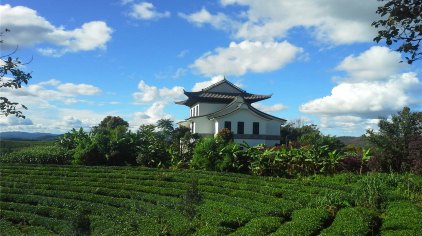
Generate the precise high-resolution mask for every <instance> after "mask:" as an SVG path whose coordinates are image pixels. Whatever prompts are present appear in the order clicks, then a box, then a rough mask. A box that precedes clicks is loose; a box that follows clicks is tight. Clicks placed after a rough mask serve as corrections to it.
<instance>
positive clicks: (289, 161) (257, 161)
mask: <svg viewBox="0 0 422 236" xmlns="http://www.w3.org/2000/svg"><path fill="white" fill-rule="evenodd" d="M245 156H247V157H250V158H251V164H250V169H251V172H252V173H253V174H255V175H264V176H279V177H288V178H290V177H297V176H306V175H312V174H317V173H320V174H333V173H335V172H336V169H337V167H338V165H339V161H340V160H341V159H342V158H343V157H342V156H341V155H340V154H339V153H338V152H337V151H329V150H328V148H327V146H322V147H315V146H308V147H298V148H295V147H284V146H283V147H281V148H270V149H268V148H265V147H263V146H259V145H258V146H256V147H251V148H248V149H247V150H246V153H245Z"/></svg>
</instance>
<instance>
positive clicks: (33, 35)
mask: <svg viewBox="0 0 422 236" xmlns="http://www.w3.org/2000/svg"><path fill="white" fill-rule="evenodd" d="M0 15H1V16H2V27H4V28H9V29H11V31H10V32H9V33H7V34H6V35H5V36H4V44H3V46H4V47H6V48H14V47H16V45H19V46H33V45H36V44H40V43H48V44H50V45H52V46H54V48H53V47H48V48H40V49H39V52H40V53H42V54H44V55H47V56H61V55H63V54H65V53H68V52H79V51H90V50H95V49H104V48H105V47H106V44H107V42H108V41H109V40H110V39H111V33H112V29H111V28H110V27H108V26H107V24H106V23H105V22H103V21H91V22H87V23H84V24H83V25H82V26H81V27H80V28H76V29H73V30H66V29H65V28H64V27H62V26H60V27H57V26H54V25H53V24H52V23H50V22H49V21H48V20H46V19H45V18H44V17H42V16H40V15H38V13H37V12H36V11H35V10H33V9H31V8H28V7H24V6H16V7H12V6H11V5H9V4H5V5H0ZM12 39H13V40H12Z"/></svg>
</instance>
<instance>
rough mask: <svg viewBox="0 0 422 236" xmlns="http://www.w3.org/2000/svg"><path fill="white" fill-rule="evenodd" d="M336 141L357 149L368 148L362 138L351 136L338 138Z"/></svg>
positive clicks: (366, 142)
mask: <svg viewBox="0 0 422 236" xmlns="http://www.w3.org/2000/svg"><path fill="white" fill-rule="evenodd" d="M337 139H338V140H340V141H342V142H343V143H344V144H346V145H355V146H358V147H366V146H368V141H367V140H365V138H364V137H362V136H360V137H352V136H340V137H337Z"/></svg>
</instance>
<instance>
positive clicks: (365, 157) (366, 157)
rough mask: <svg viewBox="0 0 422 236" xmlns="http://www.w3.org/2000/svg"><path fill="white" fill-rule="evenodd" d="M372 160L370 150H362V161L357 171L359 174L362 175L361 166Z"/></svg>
mask: <svg viewBox="0 0 422 236" xmlns="http://www.w3.org/2000/svg"><path fill="white" fill-rule="evenodd" d="M371 158H372V155H371V149H370V148H368V149H365V148H363V149H362V160H361V162H360V170H359V174H360V175H362V171H363V165H364V164H366V163H367V162H368V161H369V160H370V159H371Z"/></svg>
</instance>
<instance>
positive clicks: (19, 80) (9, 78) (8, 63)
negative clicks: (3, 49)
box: [0, 29, 32, 118]
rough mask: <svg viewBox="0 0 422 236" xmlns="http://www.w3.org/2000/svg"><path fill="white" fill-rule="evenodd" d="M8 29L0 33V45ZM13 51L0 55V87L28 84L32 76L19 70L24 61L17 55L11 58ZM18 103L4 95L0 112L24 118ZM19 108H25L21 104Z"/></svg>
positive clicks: (15, 86) (15, 87)
mask: <svg viewBox="0 0 422 236" xmlns="http://www.w3.org/2000/svg"><path fill="white" fill-rule="evenodd" d="M9 31H10V30H9V29H5V30H4V32H1V33H0V45H1V44H3V42H4V41H3V39H2V37H3V35H4V33H7V32H9ZM14 53H16V50H15V51H13V52H12V53H10V54H7V55H4V56H3V55H1V56H0V60H1V61H0V88H12V89H18V88H21V87H22V84H28V81H29V79H31V78H32V76H31V74H30V73H26V72H24V71H22V70H21V67H22V66H23V65H25V63H22V61H21V60H19V58H18V57H16V58H12V55H13V54H14ZM18 105H19V103H17V102H12V101H10V100H9V99H8V98H6V97H0V112H1V113H2V114H3V115H5V116H8V115H15V116H16V117H18V118H25V116H24V115H23V113H22V111H20V110H19V107H18ZM21 108H23V109H25V110H26V109H27V107H26V106H25V105H22V104H21Z"/></svg>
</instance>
